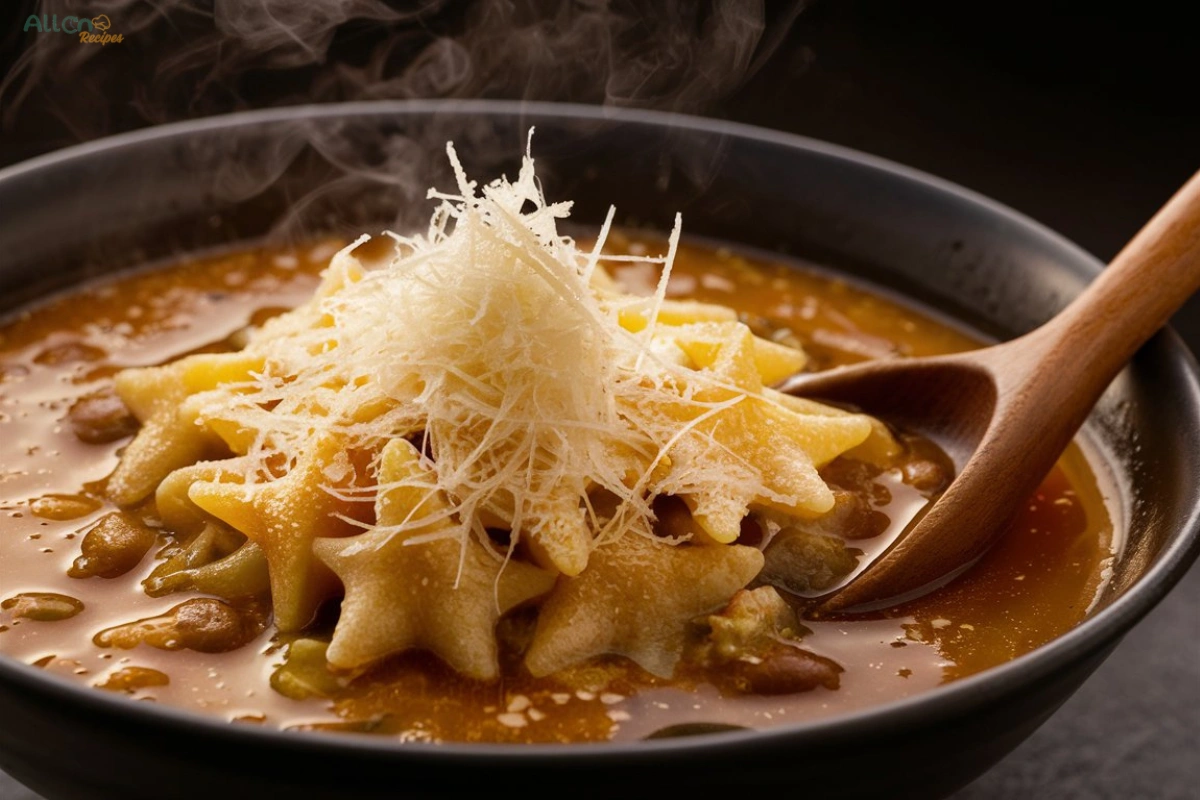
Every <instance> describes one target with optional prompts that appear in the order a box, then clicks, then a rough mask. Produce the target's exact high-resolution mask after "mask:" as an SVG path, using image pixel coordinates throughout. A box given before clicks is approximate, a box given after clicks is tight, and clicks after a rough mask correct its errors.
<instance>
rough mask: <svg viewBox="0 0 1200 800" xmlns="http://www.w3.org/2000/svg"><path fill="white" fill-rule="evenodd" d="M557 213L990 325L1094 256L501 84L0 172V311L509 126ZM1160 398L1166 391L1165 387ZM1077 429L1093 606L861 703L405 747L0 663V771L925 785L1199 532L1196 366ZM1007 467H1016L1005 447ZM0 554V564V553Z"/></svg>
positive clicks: (192, 784) (403, 199)
mask: <svg viewBox="0 0 1200 800" xmlns="http://www.w3.org/2000/svg"><path fill="white" fill-rule="evenodd" d="M531 127H532V128H534V129H536V133H535V134H534V143H535V145H534V152H535V155H536V158H537V161H538V168H539V175H540V176H541V178H542V180H543V182H544V184H545V185H546V191H547V196H548V197H551V198H572V199H574V200H575V203H576V204H575V209H574V212H573V220H576V221H579V222H581V223H583V224H598V223H599V222H600V221H601V220H602V219H603V216H604V213H605V212H606V211H607V209H608V206H609V204H610V203H611V204H615V205H616V206H617V208H618V210H619V212H620V215H621V216H620V217H618V222H623V223H626V224H630V225H640V226H649V227H653V228H657V229H659V230H665V229H668V228H669V227H670V225H671V221H672V218H673V215H674V213H675V212H676V211H680V212H682V213H683V215H684V220H685V228H686V231H687V233H688V234H690V235H699V236H703V237H708V238H711V239H715V240H719V241H726V242H731V243H736V244H737V245H739V246H745V247H750V248H755V249H758V250H763V251H769V252H772V253H778V254H783V255H785V256H786V255H797V256H803V257H805V258H806V259H809V260H813V261H816V262H818V263H824V264H829V265H832V266H834V267H836V268H837V269H839V270H841V271H844V272H846V273H847V274H850V275H853V276H856V277H857V278H858V279H861V280H864V281H866V282H868V283H869V284H870V285H872V286H875V287H880V288H882V289H884V290H889V291H891V292H894V293H899V294H901V295H903V296H905V297H907V298H909V299H910V300H911V301H912V302H914V303H917V304H922V305H924V306H925V307H926V308H933V309H937V310H939V311H940V312H942V313H943V314H945V315H948V316H949V317H952V318H956V319H959V320H962V321H963V322H964V323H966V324H968V325H970V326H971V327H973V328H974V329H975V330H977V331H980V332H983V333H984V334H986V335H991V336H995V337H1009V336H1013V335H1017V334H1020V333H1022V332H1025V331H1028V330H1030V329H1032V328H1033V327H1035V326H1037V325H1038V324H1040V323H1041V322H1043V321H1045V320H1046V319H1048V318H1049V317H1051V316H1052V315H1053V314H1055V313H1056V312H1057V311H1058V310H1060V309H1061V308H1062V307H1063V306H1064V305H1065V304H1066V303H1067V302H1069V300H1070V299H1071V298H1072V297H1073V296H1074V295H1075V294H1077V293H1078V292H1079V291H1080V290H1081V288H1082V287H1083V286H1085V285H1086V284H1087V282H1088V281H1089V280H1090V279H1091V278H1092V277H1093V276H1094V275H1095V274H1096V273H1097V271H1098V270H1099V269H1100V268H1101V264H1099V263H1098V262H1097V261H1096V260H1095V259H1094V258H1092V257H1091V256H1089V255H1088V254H1086V253H1085V252H1084V251H1082V250H1081V249H1079V248H1078V247H1076V246H1074V245H1072V244H1071V243H1070V242H1067V241H1065V240H1063V239H1062V238H1061V237H1059V236H1057V235H1055V234H1054V233H1052V232H1051V231H1048V230H1046V229H1045V228H1042V227H1040V226H1039V225H1037V224H1036V223H1034V222H1032V221H1030V220H1028V219H1026V218H1024V217H1021V216H1020V215H1018V214H1016V213H1014V212H1013V211H1011V210H1009V209H1006V208H1004V207H1002V206H1000V205H997V204H995V203H993V202H990V201H988V200H986V199H984V198H982V197H979V196H977V195H975V194H972V193H970V192H968V191H966V190H963V189H961V188H958V187H955V186H952V185H949V184H947V183H945V182H942V181H940V180H937V179H935V178H932V177H930V176H928V175H924V174H921V173H918V172H915V171H912V170H909V169H906V168H903V167H900V166H898V165H895V164H891V163H888V162H885V161H882V160H879V159H876V158H872V157H868V156H865V155H862V154H859V153H855V152H852V151H848V150H845V149H842V148H838V147H834V146H830V145H827V144H823V143H820V142H815V141H811V140H807V139H803V138H800V137H796V136H790V135H785V134H780V133H775V132H771V131H765V130H758V129H754V128H749V127H745V126H740V125H735V124H730V123H724V122H718V121H712V120H703V119H695V118H687V117H680V116H673V115H664V114H656V113H647V112H635V111H619V112H618V111H613V110H610V109H599V108H588V107H576V106H554V105H537V104H506V103H498V102H384V103H371V104H349V105H324V106H309V107H296V108H284V109H277V110H270V111H262V112H252V113H245V114H238V115H232V116H228V117H219V118H212V119H205V120H199V121H194V122H188V123H183V124H177V125H170V126H164V127H158V128H151V129H148V130H144V131H140V132H136V133H132V134H127V135H122V136H117V137H113V138H110V139H106V140H102V141H98V142H94V143H91V144H87V145H83V146H79V147H75V148H71V149H68V150H64V151H61V152H57V153H53V154H50V155H47V156H43V157H40V158H37V159H34V160H32V161H29V162H26V163H24V164H20V165H17V166H15V167H12V168H9V169H7V170H5V171H3V172H0V207H3V208H4V209H5V214H4V217H5V225H4V226H3V228H2V229H0V298H2V301H0V302H2V303H3V306H4V309H3V310H4V311H8V310H11V309H13V308H17V307H19V306H20V305H21V304H23V303H27V302H31V301H33V300H36V299H37V298H40V297H44V296H46V295H48V294H49V293H52V292H55V291H59V290H62V289H64V288H66V287H70V286H73V285H76V284H77V283H78V282H79V281H80V280H83V279H87V278H92V277H95V276H99V275H104V274H107V273H111V272H113V271H115V270H119V269H122V268H126V267H129V266H131V265H139V264H146V263H152V262H156V261H161V260H164V259H170V258H172V257H174V256H178V255H180V254H185V253H192V252H196V251H200V250H204V249H209V248H212V247H217V246H221V245H228V244H232V243H237V242H249V241H263V240H264V239H265V240H268V241H285V240H289V239H300V238H303V237H306V236H310V235H312V234H314V233H316V232H321V233H329V232H333V233H339V234H346V233H357V232H358V231H360V230H362V229H365V228H371V229H378V228H379V227H380V226H381V225H391V226H396V227H400V228H403V227H406V226H410V225H412V224H414V223H416V222H417V221H418V220H420V218H421V215H422V214H425V215H427V213H428V206H427V205H426V204H424V203H423V200H424V195H425V190H426V189H427V187H429V186H435V185H437V186H445V185H447V180H448V179H449V178H450V176H449V174H448V172H447V171H446V167H445V166H444V162H445V159H444V158H442V157H441V152H442V149H443V148H444V145H445V142H446V141H447V140H454V142H455V144H456V146H457V149H458V152H459V154H460V156H461V158H462V160H463V162H464V164H465V165H466V167H467V169H468V172H469V173H470V174H474V175H481V176H491V175H495V174H499V173H500V172H507V173H508V174H509V175H512V174H514V172H515V168H516V164H517V159H518V158H519V156H520V154H521V153H522V152H524V149H525V145H526V141H527V136H528V131H529V129H530V128H531ZM1168 399H1169V401H1168ZM1085 435H1086V436H1087V437H1089V439H1090V440H1091V441H1092V442H1093V443H1094V445H1095V449H1096V451H1097V452H1099V453H1102V454H1103V460H1104V461H1105V463H1106V465H1107V469H1108V470H1109V471H1110V472H1111V476H1110V477H1111V481H1110V483H1111V486H1112V493H1113V495H1114V496H1113V500H1114V503H1113V510H1114V512H1115V515H1116V517H1117V519H1116V520H1115V521H1116V523H1117V525H1118V526H1119V527H1120V528H1121V529H1123V530H1124V533H1125V545H1124V549H1123V552H1122V555H1121V556H1120V558H1119V560H1118V561H1117V563H1116V564H1115V565H1114V571H1113V577H1112V580H1111V581H1110V582H1109V584H1108V586H1107V589H1106V590H1105V593H1104V594H1103V596H1102V597H1101V598H1099V600H1098V602H1097V604H1096V606H1095V608H1094V609H1093V611H1092V612H1091V613H1090V615H1089V616H1088V618H1087V619H1086V620H1085V621H1083V622H1082V623H1081V624H1080V625H1078V626H1077V627H1075V628H1074V629H1072V630H1071V631H1069V632H1068V633H1066V634H1065V635H1063V636H1061V637H1059V638H1057V639H1055V640H1054V641H1052V642H1050V643H1049V644H1047V645H1045V646H1043V647H1041V648H1039V649H1037V650H1035V651H1033V652H1031V653H1029V654H1027V655H1025V656H1022V657H1019V658H1017V659H1015V660H1013V661H1011V662H1008V663H1006V664H1003V665H1001V666H999V667H995V668H993V669H990V670H987V671H985V672H983V673H981V674H979V675H976V676H973V677H969V678H965V679H962V680H959V681H956V682H953V683H949V684H946V685H943V686H941V687H939V688H937V689H935V690H932V691H929V692H927V693H925V694H921V695H918V696H914V697H910V698H908V699H905V700H901V701H896V702H892V703H888V704H883V705H879V706H877V707H873V708H870V709H867V710H864V711H861V712H856V713H852V714H847V715H843V716H838V717H833V718H828V719H820V720H814V721H811V722H807V723H795V724H788V725H781V726H779V727H774V728H770V729H764V730H753V731H747V730H739V731H727V732H712V733H706V734H703V735H694V736H688V737H680V738H672V739H661V740H654V741H643V742H636V743H610V744H590V745H557V746H543V745H522V746H514V745H473V744H426V743H404V744H402V743H399V742H396V741H392V740H389V739H384V738H372V737H368V736H358V735H349V734H328V733H319V732H312V733H303V734H298V733H289V732H280V731H275V730H267V729H259V728H255V727H252V726H245V725H231V724H227V723H225V722H222V721H220V720H217V719H215V718H206V717H201V716H198V715H194V714H191V713H187V712H184V711H180V710H175V709H171V708H167V707H162V706H159V705H157V704H154V703H144V702H142V703H138V702H131V701H130V700H128V699H125V698H121V697H113V696H110V695H108V694H107V693H103V692H97V691H91V690H88V689H86V688H84V687H81V686H78V685H75V684H72V683H68V682H66V681H65V680H63V679H60V678H58V677H56V676H54V675H50V674H46V673H45V672H43V671H41V670H38V669H36V668H34V667H32V666H29V665H26V664H22V663H17V662H16V661H14V660H12V659H6V658H3V657H0V719H3V725H0V767H2V768H3V769H4V770H6V771H8V772H9V773H11V774H12V775H13V776H15V777H16V778H18V779H19V780H21V781H22V782H24V783H26V784H28V785H29V786H30V787H32V788H34V789H35V790H37V791H39V792H41V793H43V794H44V795H45V796H46V797H48V798H91V797H97V796H103V797H113V798H130V799H132V798H158V797H161V796H164V795H166V796H171V797H176V798H197V799H199V798H212V797H217V796H221V795H229V794H230V793H232V794H233V795H235V796H247V797H249V796H256V795H268V794H281V795H286V796H289V797H297V798H300V797H304V798H310V797H311V798H334V797H339V798H346V797H354V798H376V797H380V798H382V797H397V796H405V797H420V796H438V795H444V794H453V793H455V792H459V791H466V790H472V789H478V787H480V786H508V787H513V788H515V789H517V790H519V791H520V792H522V793H525V794H533V795H550V794H554V793H559V792H563V791H566V792H569V793H571V794H573V795H588V796H590V795H593V794H595V795H606V794H612V793H614V792H622V793H630V792H633V793H635V794H637V793H640V792H641V791H642V790H643V787H645V789H646V790H647V791H648V789H649V787H659V786H672V787H675V789H676V790H683V789H690V788H701V787H703V788H707V789H718V788H719V789H726V788H727V789H735V790H737V791H739V793H740V794H741V795H742V796H746V793H747V792H752V791H754V790H757V789H761V790H773V789H780V788H789V787H790V788H794V789H797V790H804V791H807V792H815V793H816V794H817V795H818V796H821V797H860V796H871V795H877V796H887V797H909V796H913V797H937V796H944V795H946V794H948V793H949V792H952V791H953V790H954V789H955V788H957V787H960V786H962V785H964V784H965V783H967V782H968V781H970V780H971V779H972V778H974V777H976V776H977V775H979V774H980V773H982V772H983V771H984V770H986V769H987V768H988V767H989V766H990V765H992V764H994V763H995V762H996V761H997V760H999V759H1000V758H1001V757H1003V756H1004V755H1005V754H1006V753H1007V752H1009V751H1010V750H1011V749H1012V748H1013V747H1015V746H1016V745H1017V744H1018V743H1019V742H1020V741H1022V740H1023V739H1024V738H1025V737H1027V736H1028V735H1029V734H1030V733H1031V732H1033V731H1034V730H1035V729H1036V728H1037V727H1038V726H1039V725H1040V724H1041V723H1042V722H1044V721H1045V720H1046V719H1047V718H1048V717H1049V716H1050V715H1051V714H1052V713H1053V712H1054V711H1055V709H1057V708H1058V707H1059V705H1061V704H1062V703H1063V702H1064V701H1065V700H1066V699H1067V698H1068V697H1069V696H1070V695H1071V693H1072V692H1073V691H1075V689H1076V688H1078V687H1079V686H1080V684H1081V683H1082V682H1083V681H1084V680H1085V679H1086V678H1087V676H1088V675H1089V674H1090V673H1091V672H1092V671H1093V670H1094V669H1095V668H1096V667H1097V666H1098V665H1099V664H1100V663H1101V662H1102V661H1103V660H1104V658H1105V657H1106V656H1107V655H1108V654H1109V653H1110V652H1111V651H1112V649H1113V648H1114V647H1116V646H1117V644H1118V643H1119V641H1120V639H1121V637H1122V636H1123V635H1124V634H1125V633H1126V632H1127V631H1128V630H1129V629H1130V628H1131V627H1132V626H1133V625H1134V624H1136V623H1137V621H1138V620H1139V619H1140V618H1142V617H1143V616H1144V615H1145V614H1146V613H1147V612H1148V611H1149V610H1150V609H1151V608H1152V607H1153V606H1154V605H1155V604H1156V603H1157V602H1158V601H1159V600H1160V599H1161V598H1162V597H1163V596H1164V595H1165V594H1166V592H1167V591H1168V590H1169V589H1170V588H1171V587H1172V586H1173V585H1174V584H1175V583H1176V581H1178V579H1179V578H1180V577H1181V576H1182V575H1183V574H1184V572H1185V571H1186V570H1187V568H1188V567H1189V565H1190V564H1191V563H1192V561H1193V560H1194V559H1195V558H1196V555H1197V552H1198V550H1200V525H1198V514H1200V385H1198V382H1197V370H1196V365H1195V363H1194V362H1193V361H1192V359H1191V356H1190V355H1189V354H1188V352H1187V351H1186V349H1185V348H1184V347H1183V346H1182V344H1181V343H1180V342H1179V340H1178V339H1177V337H1176V336H1175V335H1174V334H1172V333H1171V332H1169V331H1164V332H1160V333H1159V334H1158V335H1157V336H1156V337H1155V338H1154V339H1153V340H1152V341H1151V342H1150V343H1149V344H1147V345H1146V346H1145V347H1144V348H1143V349H1142V350H1141V351H1140V352H1139V353H1138V354H1137V356H1136V358H1135V359H1134V360H1133V362H1132V363H1131V365H1130V366H1129V367H1128V368H1126V369H1125V370H1124V372H1122V373H1121V375H1120V376H1119V377H1118V378H1117V379H1116V380H1115V381H1114V383H1113V384H1112V386H1111V387H1110V388H1109V390H1108V391H1107V392H1106V394H1105V395H1104V397H1103V398H1102V399H1101V401H1100V403H1099V405H1098V406H1097V408H1096V409H1095V411H1094V412H1093V413H1092V415H1091V417H1090V418H1089V420H1088V423H1087V425H1086V427H1085ZM1014 468H1019V465H1014ZM2 570H3V565H0V571H2Z"/></svg>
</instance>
